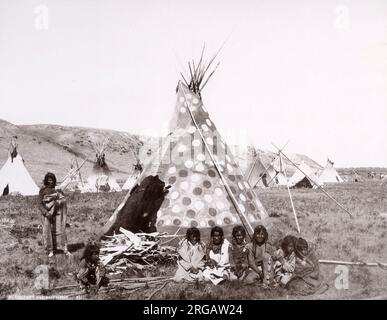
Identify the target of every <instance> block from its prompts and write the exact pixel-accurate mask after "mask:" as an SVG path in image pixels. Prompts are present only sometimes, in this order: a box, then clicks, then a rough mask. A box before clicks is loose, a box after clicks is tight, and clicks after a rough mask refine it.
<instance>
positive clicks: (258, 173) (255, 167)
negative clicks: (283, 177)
mask: <svg viewBox="0 0 387 320" xmlns="http://www.w3.org/2000/svg"><path fill="white" fill-rule="evenodd" d="M267 171H268V168H266V167H265V165H264V164H263V163H262V161H261V159H260V157H259V155H258V154H257V156H256V157H255V159H254V162H253V163H252V164H251V165H250V167H249V168H248V169H247V174H246V176H245V179H246V180H247V181H248V182H249V184H250V186H251V187H252V188H255V187H258V188H267V187H269V184H268V182H269V181H268V179H270V178H269V177H268V172H267Z"/></svg>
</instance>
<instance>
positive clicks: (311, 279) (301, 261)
mask: <svg viewBox="0 0 387 320" xmlns="http://www.w3.org/2000/svg"><path fill="white" fill-rule="evenodd" d="M295 254H296V263H295V268H294V274H293V277H292V278H291V279H290V281H289V282H288V284H287V286H286V288H287V289H289V290H290V291H291V292H292V294H295V295H310V294H314V293H317V291H321V290H326V289H327V285H326V284H323V283H322V279H321V276H320V265H319V261H318V259H317V257H316V255H315V253H314V250H313V249H312V248H310V247H309V245H308V243H307V242H306V240H305V239H303V238H298V239H297V241H296V245H295ZM319 293H322V292H319Z"/></svg>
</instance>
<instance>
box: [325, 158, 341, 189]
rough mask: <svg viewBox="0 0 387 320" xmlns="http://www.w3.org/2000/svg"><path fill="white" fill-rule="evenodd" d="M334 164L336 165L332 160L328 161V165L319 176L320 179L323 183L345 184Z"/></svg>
mask: <svg viewBox="0 0 387 320" xmlns="http://www.w3.org/2000/svg"><path fill="white" fill-rule="evenodd" d="M333 164H334V163H333V162H332V161H331V160H329V159H327V164H326V166H325V168H324V170H323V171H322V172H321V174H320V176H319V179H320V181H321V182H322V183H339V182H344V180H343V179H342V178H341V177H340V175H339V174H338V173H337V171H336V169H335V168H334V167H333Z"/></svg>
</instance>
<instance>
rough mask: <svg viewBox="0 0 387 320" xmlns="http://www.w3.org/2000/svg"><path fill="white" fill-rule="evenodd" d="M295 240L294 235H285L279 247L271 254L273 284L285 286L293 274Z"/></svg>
mask: <svg viewBox="0 0 387 320" xmlns="http://www.w3.org/2000/svg"><path fill="white" fill-rule="evenodd" d="M296 241H297V238H296V237H294V236H291V235H289V236H286V237H285V238H284V239H283V240H282V242H281V248H280V249H278V250H277V251H276V252H275V253H274V255H273V256H272V259H273V261H274V264H273V269H274V282H275V286H278V285H282V286H285V285H286V284H287V283H288V282H289V280H290V279H291V277H292V276H293V273H294V268H295V263H296V255H295V252H294V247H295V245H296Z"/></svg>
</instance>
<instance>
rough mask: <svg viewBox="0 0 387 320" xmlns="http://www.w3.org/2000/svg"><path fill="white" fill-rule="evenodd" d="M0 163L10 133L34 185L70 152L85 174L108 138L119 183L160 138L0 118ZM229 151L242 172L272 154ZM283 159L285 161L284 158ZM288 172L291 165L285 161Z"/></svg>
mask: <svg viewBox="0 0 387 320" xmlns="http://www.w3.org/2000/svg"><path fill="white" fill-rule="evenodd" d="M0 133H1V135H0V164H2V163H4V162H5V161H6V159H7V157H8V149H9V144H10V139H11V137H16V141H17V144H18V150H19V152H20V154H21V155H22V156H23V158H24V160H25V165H26V167H27V169H28V170H29V172H30V173H31V175H32V177H33V179H34V180H35V181H36V182H37V184H38V185H40V184H41V181H42V179H43V177H44V174H45V173H46V172H48V171H51V172H53V173H55V174H56V176H57V178H58V180H59V181H61V180H62V179H63V177H64V176H65V175H66V173H67V170H68V168H69V166H70V160H71V158H72V157H73V156H76V157H78V158H79V159H86V162H85V164H84V166H83V167H82V175H83V176H84V177H85V176H88V174H89V173H90V171H91V169H92V166H93V164H94V159H95V149H94V147H93V142H95V141H98V140H101V139H105V138H108V139H109V145H108V148H107V149H106V152H105V153H106V160H107V164H108V166H109V167H110V169H111V170H112V172H113V174H114V175H115V177H116V178H117V180H118V182H119V183H121V184H122V183H123V182H124V181H125V179H126V177H127V176H128V174H130V173H131V172H132V170H133V165H134V164H135V163H136V154H139V157H140V159H141V161H142V162H144V161H146V160H147V159H150V157H151V154H152V153H153V152H155V151H156V150H157V147H158V145H159V144H160V143H161V142H162V139H161V138H157V137H144V136H139V135H135V134H130V133H127V132H120V131H114V130H107V129H94V128H84V127H68V126H61V125H49V124H36V125H14V124H12V123H10V122H7V121H5V120H1V119H0ZM230 148H231V150H232V152H233V154H234V155H235V156H236V159H237V161H238V162H239V165H240V167H241V169H242V171H243V172H245V171H246V170H247V166H248V164H249V163H251V161H253V160H254V157H255V155H256V154H258V155H259V156H260V158H261V160H262V161H263V162H264V163H266V164H268V163H270V161H271V160H272V159H274V157H275V154H274V153H272V152H270V151H265V150H260V149H254V147H252V146H249V147H247V148H245V149H243V148H241V147H239V146H230ZM288 156H289V157H290V158H291V159H292V161H294V162H295V163H297V164H299V163H300V162H301V161H302V160H303V161H305V162H306V163H307V164H308V165H309V166H311V167H312V168H313V169H314V170H315V171H317V170H320V169H321V166H320V165H319V164H318V163H317V162H315V161H314V160H312V159H310V158H309V157H307V156H305V155H302V154H290V155H288ZM285 162H286V161H285ZM286 164H287V165H288V167H289V169H287V173H288V174H289V175H290V174H292V173H293V172H294V167H293V166H292V165H290V163H289V162H286Z"/></svg>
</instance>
